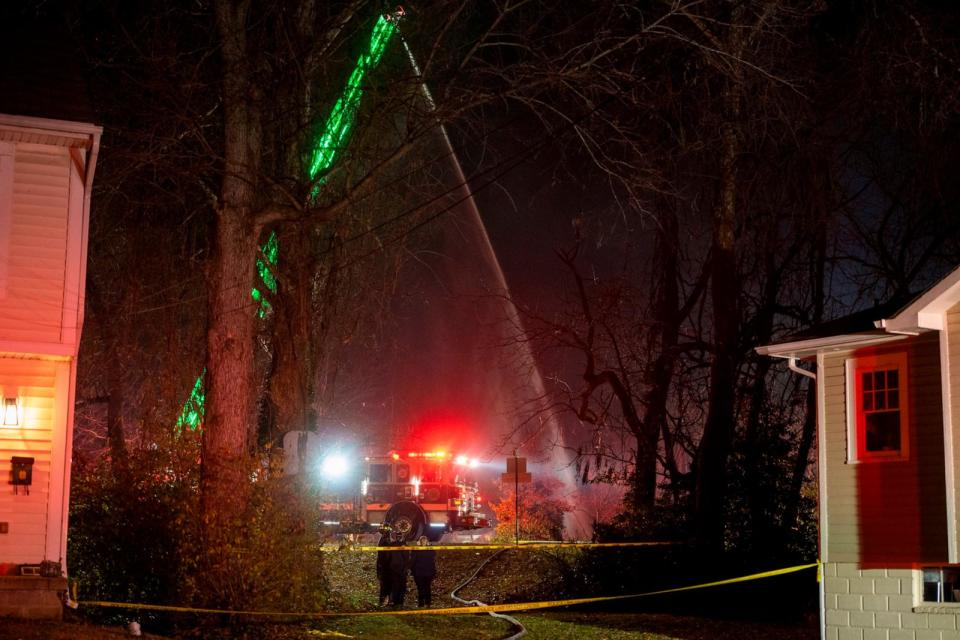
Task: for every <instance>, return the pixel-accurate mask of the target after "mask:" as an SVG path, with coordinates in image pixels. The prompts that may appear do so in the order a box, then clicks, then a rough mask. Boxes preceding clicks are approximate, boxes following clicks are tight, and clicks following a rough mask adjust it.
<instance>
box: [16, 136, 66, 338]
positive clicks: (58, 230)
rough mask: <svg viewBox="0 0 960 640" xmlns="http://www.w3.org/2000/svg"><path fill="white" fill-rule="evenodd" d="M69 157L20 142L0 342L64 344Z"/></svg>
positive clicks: (63, 152)
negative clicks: (62, 338) (0, 340)
mask: <svg viewBox="0 0 960 640" xmlns="http://www.w3.org/2000/svg"><path fill="white" fill-rule="evenodd" d="M69 199H70V156H69V152H68V151H67V150H66V149H58V148H54V147H44V146H40V145H31V144H18V145H17V149H16V156H15V162H14V170H13V203H12V211H11V220H10V222H9V227H8V228H9V237H8V238H2V239H0V242H3V243H4V244H5V245H6V246H7V247H9V251H8V252H7V256H6V265H5V267H6V268H5V272H6V287H5V288H4V291H2V292H0V295H2V297H0V338H2V339H4V340H10V341H22V342H33V343H38V342H39V343H57V342H60V340H61V322H62V316H63V303H64V299H63V298H64V275H65V262H66V252H67V217H68V211H69V208H68V203H69Z"/></svg>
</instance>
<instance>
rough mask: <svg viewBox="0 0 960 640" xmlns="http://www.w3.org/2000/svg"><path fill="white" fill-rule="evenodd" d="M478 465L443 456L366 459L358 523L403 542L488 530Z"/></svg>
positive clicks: (396, 454) (397, 455)
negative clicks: (473, 473)
mask: <svg viewBox="0 0 960 640" xmlns="http://www.w3.org/2000/svg"><path fill="white" fill-rule="evenodd" d="M476 467H477V461H476V460H472V459H470V458H467V457H466V456H463V455H454V454H451V453H449V452H445V451H428V452H413V451H406V452H401V451H391V452H390V453H388V454H387V455H384V456H369V457H367V458H366V459H365V471H366V473H365V474H364V477H363V480H362V482H361V487H360V493H361V507H360V509H361V519H362V520H363V521H365V522H366V523H367V524H368V525H370V526H382V525H387V526H389V527H390V528H391V529H392V530H394V531H397V532H398V533H399V534H400V535H402V536H403V537H405V538H407V539H412V538H414V537H416V536H419V535H424V534H426V535H428V536H430V537H431V538H436V537H439V535H440V534H442V533H443V532H445V531H454V530H461V529H476V528H479V527H486V526H488V524H489V522H488V520H487V518H486V516H484V514H483V513H482V512H481V510H480V509H481V501H482V498H481V497H480V494H479V489H478V486H477V483H476V482H471V481H470V480H469V479H468V475H469V473H470V469H471V468H476Z"/></svg>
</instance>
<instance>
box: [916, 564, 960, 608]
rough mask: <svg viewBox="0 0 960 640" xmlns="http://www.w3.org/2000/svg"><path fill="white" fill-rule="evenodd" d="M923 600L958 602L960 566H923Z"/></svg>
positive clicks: (959, 597)
mask: <svg viewBox="0 0 960 640" xmlns="http://www.w3.org/2000/svg"><path fill="white" fill-rule="evenodd" d="M923 601H924V602H960V568H958V567H925V568H924V569H923Z"/></svg>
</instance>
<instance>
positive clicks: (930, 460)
mask: <svg viewBox="0 0 960 640" xmlns="http://www.w3.org/2000/svg"><path fill="white" fill-rule="evenodd" d="M757 351H758V352H759V353H760V354H761V355H768V356H773V357H778V358H784V359H787V360H788V362H789V366H790V368H791V369H792V370H794V371H796V372H797V373H801V374H804V375H807V376H810V377H811V378H814V379H815V381H816V385H817V386H816V389H817V423H818V466H817V469H818V479H819V529H820V541H819V542H820V559H821V561H822V562H823V575H824V580H823V581H822V582H821V584H820V596H821V598H820V605H821V635H822V637H823V638H827V639H830V640H844V639H848V638H855V639H856V640H953V639H956V640H960V538H958V535H960V530H958V521H957V516H958V513H960V504H958V499H960V486H958V482H960V469H958V467H957V465H958V463H960V268H958V269H956V270H955V271H953V272H952V273H950V274H949V275H947V276H946V277H945V278H943V279H942V280H941V281H940V282H938V283H937V284H936V285H934V286H933V287H932V288H930V289H929V290H927V291H926V292H925V293H923V294H922V295H920V296H919V297H917V298H915V299H914V300H913V301H912V302H910V303H909V304H907V305H906V306H902V307H900V308H895V307H890V306H887V307H877V308H874V309H870V310H868V311H864V312H860V313H857V314H854V315H852V316H849V317H847V318H842V319H840V320H837V321H834V322H831V323H827V324H825V325H822V326H821V327H818V328H817V329H816V330H813V331H811V332H806V333H802V334H796V335H794V336H792V337H790V338H788V339H787V341H785V342H782V343H779V344H773V345H768V346H763V347H759V348H758V349H757ZM801 363H806V364H805V365H804V364H801ZM810 364H814V365H815V366H814V367H810V366H809V365H810Z"/></svg>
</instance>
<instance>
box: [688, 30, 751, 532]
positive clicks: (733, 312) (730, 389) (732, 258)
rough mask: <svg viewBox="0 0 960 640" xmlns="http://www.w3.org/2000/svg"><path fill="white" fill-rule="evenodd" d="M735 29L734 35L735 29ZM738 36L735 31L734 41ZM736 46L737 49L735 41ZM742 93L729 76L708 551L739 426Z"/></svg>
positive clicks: (708, 457)
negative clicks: (736, 406) (738, 233)
mask: <svg viewBox="0 0 960 640" xmlns="http://www.w3.org/2000/svg"><path fill="white" fill-rule="evenodd" d="M732 33H733V34H736V33H737V30H733V32H732ZM738 38H739V36H736V35H732V36H731V39H732V40H734V41H736V40H737V39H738ZM733 50H734V51H738V50H739V46H738V45H737V44H736V42H734V46H733ZM740 93H741V87H740V83H739V81H738V80H737V79H736V78H729V79H727V81H726V86H725V87H724V95H723V102H724V116H725V118H724V122H723V124H722V125H721V130H720V154H719V156H720V181H719V188H718V197H717V204H716V206H715V209H714V219H713V238H712V244H711V256H710V279H711V302H712V307H713V361H712V363H711V366H710V392H709V407H708V409H707V419H706V422H705V424H704V427H703V437H702V438H701V440H700V447H699V449H698V450H697V479H696V493H695V497H694V521H695V536H696V541H697V544H698V546H700V547H701V548H702V549H704V550H706V551H720V550H722V549H723V533H724V519H723V513H724V503H725V500H726V488H727V478H726V472H727V458H728V457H729V455H730V447H731V444H732V442H733V436H734V431H735V416H734V403H735V389H736V382H737V341H738V337H739V328H740V310H739V290H740V289H739V283H738V278H737V255H736V235H735V234H736V222H737V156H738V154H739V149H740V140H739V132H738V125H737V122H738V118H739V112H740Z"/></svg>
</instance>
